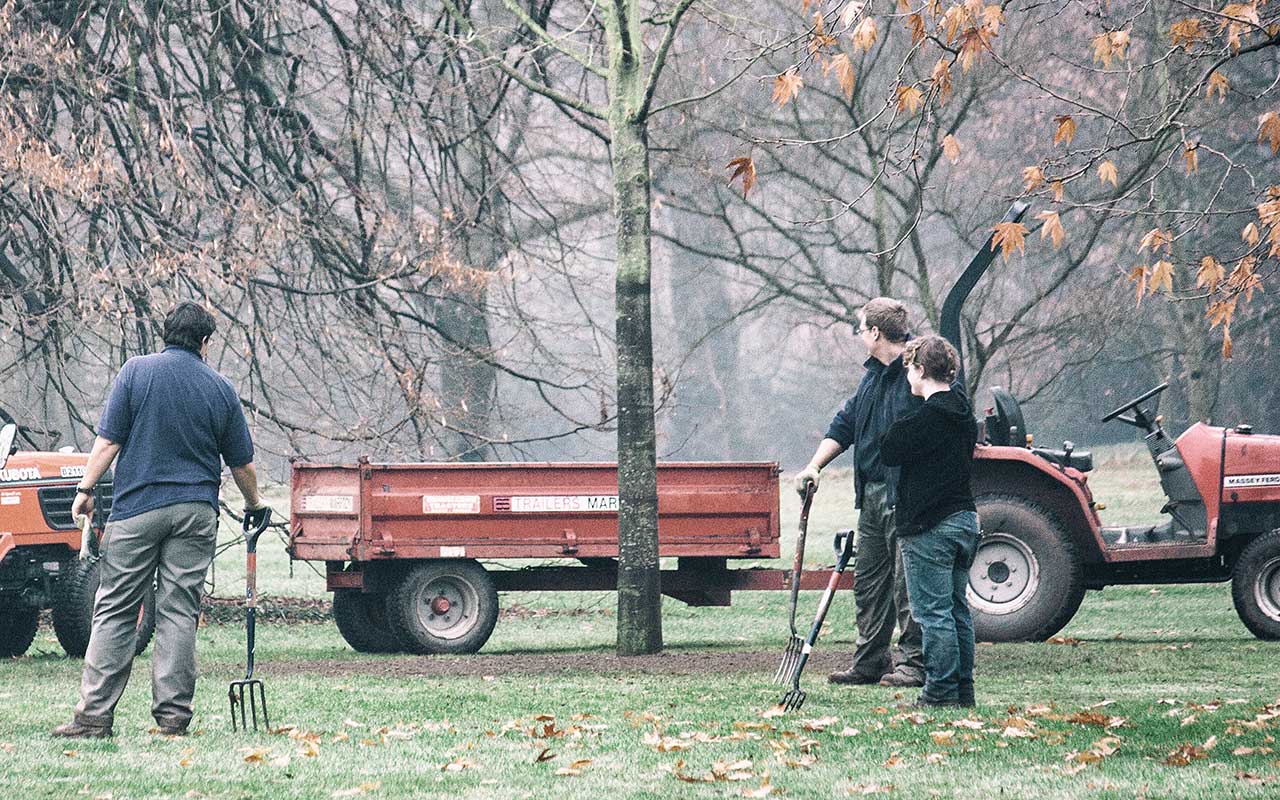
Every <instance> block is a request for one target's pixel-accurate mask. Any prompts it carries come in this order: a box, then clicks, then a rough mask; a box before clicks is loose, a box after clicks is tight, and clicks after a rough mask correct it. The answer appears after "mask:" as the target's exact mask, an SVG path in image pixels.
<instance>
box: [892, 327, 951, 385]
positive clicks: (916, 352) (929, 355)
mask: <svg viewBox="0 0 1280 800" xmlns="http://www.w3.org/2000/svg"><path fill="white" fill-rule="evenodd" d="M902 363H903V364H904V365H906V366H908V367H909V366H911V365H912V364H919V365H920V369H922V370H923V371H924V376H925V377H926V378H928V379H929V380H931V381H942V382H943V383H952V382H953V381H955V379H956V373H957V372H958V371H959V370H960V354H959V353H957V352H956V349H955V348H954V347H952V346H951V342H948V341H947V340H946V339H943V338H942V337H941V336H932V335H930V336H921V337H920V338H919V339H912V340H911V341H910V342H909V343H907V349H906V350H904V351H903V352H902Z"/></svg>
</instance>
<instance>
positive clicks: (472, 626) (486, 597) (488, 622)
mask: <svg viewBox="0 0 1280 800" xmlns="http://www.w3.org/2000/svg"><path fill="white" fill-rule="evenodd" d="M387 619H388V620H389V621H390V622H391V628H392V630H394V631H395V632H396V636H397V638H398V639H399V642H400V645H401V647H402V648H403V649H405V650H407V651H409V652H410V653H418V654H420V655H431V654H435V653H474V652H476V651H477V650H479V649H480V648H481V647H483V646H484V643H485V642H486V641H488V639H489V634H491V633H493V626H494V625H495V624H497V622H498V591H497V589H495V588H494V586H493V580H492V579H491V578H490V577H489V573H487V572H485V571H484V567H482V566H480V565H479V564H477V563H476V562H474V561H460V560H458V561H455V560H450V561H428V562H425V563H422V564H419V565H417V566H415V567H413V568H412V569H410V570H409V571H408V572H406V573H405V574H404V576H403V577H402V578H401V579H400V580H399V581H398V582H397V583H396V585H395V587H394V588H392V590H391V591H390V592H389V593H388V594H387Z"/></svg>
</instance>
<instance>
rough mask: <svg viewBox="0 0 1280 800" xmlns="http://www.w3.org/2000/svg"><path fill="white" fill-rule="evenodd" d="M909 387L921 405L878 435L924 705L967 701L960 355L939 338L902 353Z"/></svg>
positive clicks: (971, 540) (969, 431)
mask: <svg viewBox="0 0 1280 800" xmlns="http://www.w3.org/2000/svg"><path fill="white" fill-rule="evenodd" d="M903 363H904V364H905V365H906V368H907V380H908V381H909V382H910V384H911V391H912V393H913V394H915V395H916V396H918V397H922V398H924V401H925V402H924V405H923V406H921V407H920V408H919V409H918V410H916V411H915V412H913V413H911V414H909V415H907V416H905V417H902V418H901V419H899V420H898V421H897V422H895V423H893V425H892V426H890V428H889V430H888V431H887V432H886V433H885V435H884V438H883V439H882V440H881V442H880V457H881V458H882V459H883V460H884V463H885V464H891V465H895V466H899V467H901V469H902V472H901V475H900V477H899V481H898V516H897V521H898V539H899V545H900V547H901V548H902V561H903V566H904V567H905V571H906V579H907V592H908V594H909V595H910V598H911V613H912V615H913V616H914V617H915V619H916V621H917V622H919V624H920V626H921V628H922V629H923V631H924V668H925V684H924V689H923V691H921V692H920V698H919V700H917V701H916V704H917V705H921V706H953V705H962V706H972V705H973V704H974V691H973V650H974V646H973V621H972V619H971V617H970V614H969V604H968V601H967V599H966V597H965V590H966V589H967V588H968V585H969V567H970V566H971V565H972V564H973V557H974V553H975V552H976V551H977V548H978V515H977V512H976V510H975V506H974V502H973V492H972V489H971V488H970V485H969V484H970V475H971V473H972V467H973V448H974V444H975V442H976V440H977V434H978V426H977V423H975V422H974V420H973V413H972V409H971V408H970V407H969V401H968V399H967V398H966V397H965V396H964V394H963V392H960V391H958V390H955V389H953V388H952V386H951V384H952V382H953V381H955V379H956V372H957V370H958V369H959V365H960V359H959V356H958V355H957V354H956V351H955V348H953V347H952V346H951V345H950V343H948V342H947V341H946V340H945V339H943V338H941V337H939V336H925V337H923V338H921V339H917V340H915V341H913V342H911V343H910V344H908V345H907V348H906V351H905V352H904V353H903Z"/></svg>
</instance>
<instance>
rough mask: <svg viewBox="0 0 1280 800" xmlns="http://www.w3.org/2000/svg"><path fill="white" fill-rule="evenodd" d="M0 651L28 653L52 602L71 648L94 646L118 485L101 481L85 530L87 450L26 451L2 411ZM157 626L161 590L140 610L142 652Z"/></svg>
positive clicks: (75, 652) (78, 653)
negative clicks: (80, 515) (107, 523)
mask: <svg viewBox="0 0 1280 800" xmlns="http://www.w3.org/2000/svg"><path fill="white" fill-rule="evenodd" d="M0 426H2V427H0V657H13V656H20V655H22V654H23V653H25V652H26V651H27V648H29V647H30V646H31V643H32V641H34V640H35V636H36V631H37V629H38V627H39V618H40V612H41V611H42V610H43V609H46V608H47V609H50V610H51V611H52V618H53V630H54V633H55V634H56V635H57V637H58V642H59V643H60V644H61V645H62V648H63V649H64V650H66V652H67V655H69V656H73V657H77V658H78V657H82V656H83V655H84V653H85V649H86V648H87V647H88V646H89V631H90V628H91V623H92V620H93V598H94V595H95V594H96V593H97V590H98V555H97V543H98V535H99V534H100V533H101V530H102V524H103V521H104V520H105V519H106V514H107V513H108V512H109V510H110V508H111V484H110V482H109V478H104V480H103V481H101V482H100V483H99V484H98V487H97V492H96V497H97V502H96V504H95V505H96V510H95V514H94V519H93V520H89V521H88V530H87V531H82V530H81V528H80V527H79V526H77V524H76V520H73V519H72V518H71V502H72V500H74V499H75V491H76V484H77V483H78V482H79V480H80V478H81V477H82V476H83V475H84V469H85V464H86V463H87V461H88V456H87V455H86V454H85V453H75V452H69V448H64V450H62V451H59V452H47V451H38V450H31V451H20V450H18V449H17V438H18V436H20V435H21V436H23V438H24V439H25V440H26V442H27V443H28V444H29V445H31V446H32V447H35V446H36V445H35V442H34V441H33V440H32V439H31V437H30V435H29V434H27V433H25V432H21V431H20V430H19V428H18V425H17V424H16V423H15V422H14V421H13V418H12V417H10V416H9V415H8V414H7V413H5V412H4V411H2V410H0ZM154 630H155V594H154V591H150V592H148V593H147V595H146V598H145V599H144V601H143V604H142V606H141V608H139V610H138V644H137V649H138V652H142V650H143V649H145V648H146V646H147V643H148V642H150V640H151V634H152V632H153V631H154Z"/></svg>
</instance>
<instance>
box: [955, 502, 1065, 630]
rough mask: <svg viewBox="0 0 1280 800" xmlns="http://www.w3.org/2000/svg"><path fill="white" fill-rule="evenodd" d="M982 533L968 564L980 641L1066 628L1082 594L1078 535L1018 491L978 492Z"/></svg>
mask: <svg viewBox="0 0 1280 800" xmlns="http://www.w3.org/2000/svg"><path fill="white" fill-rule="evenodd" d="M977 506H978V517H979V519H980V520H981V522H982V541H981V542H980V543H979V545H978V552H977V554H976V556H975V558H974V561H973V566H971V567H970V568H969V589H968V598H969V607H970V609H971V610H972V612H973V628H974V635H975V638H976V639H977V640H978V641H980V642H1039V641H1044V640H1045V639H1047V638H1049V637H1050V636H1052V635H1054V634H1055V633H1057V632H1058V631H1060V630H1062V628H1063V626H1065V625H1066V624H1067V623H1068V622H1070V621H1071V617H1073V616H1074V615H1075V613H1076V611H1077V610H1078V609H1079V608H1080V602H1081V601H1082V600H1083V599H1084V592H1085V582H1084V571H1083V564H1082V561H1081V558H1080V555H1079V551H1078V549H1077V548H1076V545H1075V542H1074V541H1072V539H1071V537H1070V536H1069V535H1068V534H1067V532H1066V530H1064V529H1063V527H1062V526H1061V525H1060V524H1059V523H1058V522H1057V520H1055V519H1054V518H1053V517H1052V516H1051V515H1050V514H1049V513H1048V512H1047V511H1045V510H1044V509H1043V508H1041V507H1040V506H1038V505H1036V504H1034V503H1032V502H1030V501H1028V500H1026V499H1023V498H1020V497H1012V496H1008V495H983V496H982V497H979V498H977Z"/></svg>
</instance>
